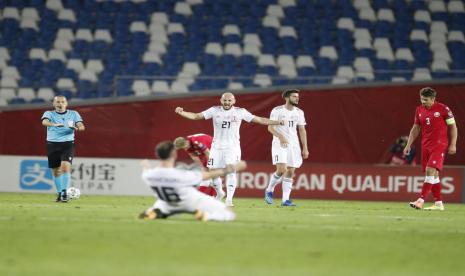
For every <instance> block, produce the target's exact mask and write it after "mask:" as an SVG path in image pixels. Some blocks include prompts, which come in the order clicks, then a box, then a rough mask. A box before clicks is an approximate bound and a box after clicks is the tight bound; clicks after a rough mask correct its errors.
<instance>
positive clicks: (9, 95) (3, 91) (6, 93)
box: [0, 88, 16, 101]
mask: <svg viewBox="0 0 465 276" xmlns="http://www.w3.org/2000/svg"><path fill="white" fill-rule="evenodd" d="M0 98H2V99H5V100H7V101H9V100H11V99H13V98H16V91H15V90H14V89H12V88H0Z"/></svg>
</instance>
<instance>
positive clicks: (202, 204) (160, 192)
mask: <svg viewBox="0 0 465 276" xmlns="http://www.w3.org/2000/svg"><path fill="white" fill-rule="evenodd" d="M156 153H157V157H158V159H160V163H159V165H158V166H157V167H155V168H150V167H149V164H148V160H145V161H144V162H143V164H142V165H143V167H144V172H143V174H142V179H143V180H144V182H145V183H146V184H147V185H148V186H149V187H150V188H151V189H152V190H153V191H154V192H155V196H156V198H157V199H158V200H157V201H156V202H155V204H154V205H153V206H151V207H150V208H149V209H147V210H146V211H145V212H143V213H141V214H140V215H139V217H140V218H142V219H159V218H167V217H169V216H171V215H174V214H179V213H191V214H194V215H195V217H196V218H197V219H199V220H203V221H208V220H215V221H231V220H234V218H235V214H234V212H232V211H231V210H230V209H229V208H227V207H226V205H225V204H224V203H222V202H221V201H219V200H217V199H215V198H213V197H210V196H208V195H206V194H203V193H201V192H199V191H198V190H197V189H196V188H195V186H196V185H199V184H200V183H201V182H202V180H206V179H210V178H212V177H219V176H223V175H226V174H227V173H231V172H233V171H241V170H243V169H245V168H246V166H247V164H246V163H245V162H244V161H240V162H238V163H236V165H231V166H227V167H226V168H224V169H219V170H211V171H208V172H205V171H188V170H180V169H176V168H174V164H175V162H176V158H177V153H176V149H175V147H174V144H173V142H171V141H165V142H161V143H159V144H158V145H157V147H156Z"/></svg>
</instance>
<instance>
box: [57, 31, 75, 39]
mask: <svg viewBox="0 0 465 276" xmlns="http://www.w3.org/2000/svg"><path fill="white" fill-rule="evenodd" d="M57 38H60V39H63V40H67V41H73V40H74V39H75V37H74V33H73V30H71V29H65V28H63V29H59V30H58V32H57Z"/></svg>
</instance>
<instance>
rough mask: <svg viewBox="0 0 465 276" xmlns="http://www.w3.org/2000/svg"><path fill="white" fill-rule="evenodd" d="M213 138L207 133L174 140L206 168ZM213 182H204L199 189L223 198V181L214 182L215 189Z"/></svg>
mask: <svg viewBox="0 0 465 276" xmlns="http://www.w3.org/2000/svg"><path fill="white" fill-rule="evenodd" d="M212 140H213V138H212V137H211V136H210V135H207V134H202V133H200V134H193V135H189V136H187V137H178V138H176V139H175V140H174V146H175V148H176V149H184V150H185V151H186V152H187V153H188V154H189V156H190V157H191V158H192V160H194V162H195V163H197V164H198V165H199V166H201V167H202V168H205V169H206V168H207V163H208V158H209V156H210V148H211V145H212ZM220 179H221V178H220ZM211 182H212V181H204V182H202V183H201V184H200V187H199V191H201V192H202V193H205V194H207V195H211V196H216V197H217V198H218V199H220V200H221V199H222V198H223V197H224V195H225V193H224V191H223V187H222V183H221V181H220V182H219V183H212V184H213V185H212V186H213V189H212V188H211V187H210V186H211V185H210V183H211ZM216 182H218V181H216Z"/></svg>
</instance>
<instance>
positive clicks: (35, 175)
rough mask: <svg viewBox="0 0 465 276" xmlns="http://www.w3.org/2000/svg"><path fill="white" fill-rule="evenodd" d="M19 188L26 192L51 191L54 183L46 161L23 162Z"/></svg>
mask: <svg viewBox="0 0 465 276" xmlns="http://www.w3.org/2000/svg"><path fill="white" fill-rule="evenodd" d="M19 179H20V183H19V186H20V187H21V188H22V189H24V190H50V189H51V188H52V187H53V185H54V183H53V178H52V172H51V170H50V169H49V168H48V163H47V161H44V160H23V161H21V170H20V175H19Z"/></svg>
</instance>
